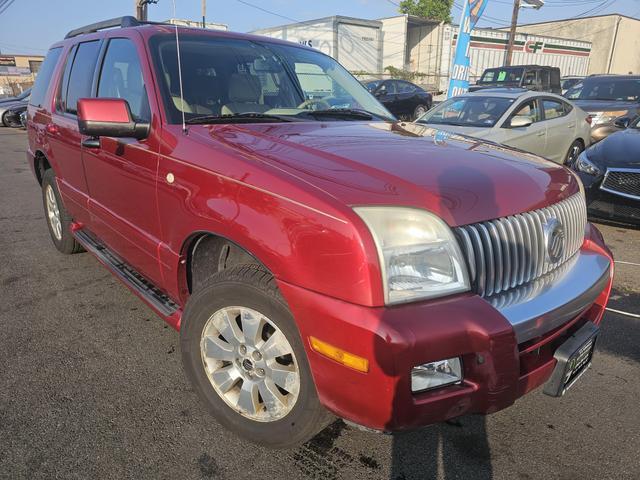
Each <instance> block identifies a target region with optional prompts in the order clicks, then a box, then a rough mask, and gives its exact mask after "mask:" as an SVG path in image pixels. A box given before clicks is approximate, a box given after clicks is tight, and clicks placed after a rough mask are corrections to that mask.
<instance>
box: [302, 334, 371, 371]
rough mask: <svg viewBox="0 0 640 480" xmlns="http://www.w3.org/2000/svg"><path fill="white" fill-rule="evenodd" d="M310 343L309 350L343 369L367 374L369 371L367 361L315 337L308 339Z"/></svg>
mask: <svg viewBox="0 0 640 480" xmlns="http://www.w3.org/2000/svg"><path fill="white" fill-rule="evenodd" d="M309 341H310V342H311V348H312V349H314V350H315V351H316V352H318V353H319V354H320V355H324V356H325V357H328V358H330V359H331V360H335V361H336V362H338V363H340V364H342V365H344V366H345V367H349V368H353V369H354V370H357V371H358V372H362V373H367V372H368V371H369V360H367V359H366V358H362V357H359V356H358V355H354V354H353V353H349V352H347V351H345V350H342V349H341V348H338V347H334V346H333V345H330V344H328V343H326V342H323V341H322V340H318V339H317V338H316V337H309Z"/></svg>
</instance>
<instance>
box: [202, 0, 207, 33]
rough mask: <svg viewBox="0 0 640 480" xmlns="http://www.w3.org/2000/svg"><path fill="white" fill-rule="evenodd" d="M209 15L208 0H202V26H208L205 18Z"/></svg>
mask: <svg viewBox="0 0 640 480" xmlns="http://www.w3.org/2000/svg"><path fill="white" fill-rule="evenodd" d="M206 16H207V0H202V28H207V22H206V20H205V18H206Z"/></svg>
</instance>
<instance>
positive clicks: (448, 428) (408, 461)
mask: <svg viewBox="0 0 640 480" xmlns="http://www.w3.org/2000/svg"><path fill="white" fill-rule="evenodd" d="M485 422H486V420H485V417H484V416H481V415H471V416H467V417H462V418H459V419H456V420H453V421H450V422H447V423H441V424H437V425H432V426H430V427H427V428H424V429H422V430H418V431H414V432H407V433H399V434H395V435H394V439H393V448H392V458H391V475H390V480H412V479H420V480H431V479H436V478H439V476H438V472H439V471H440V473H441V478H444V479H446V480H450V479H457V478H469V479H471V478H473V479H474V480H489V479H491V478H493V470H492V467H491V451H490V448H489V442H488V440H487V432H486V423H485Z"/></svg>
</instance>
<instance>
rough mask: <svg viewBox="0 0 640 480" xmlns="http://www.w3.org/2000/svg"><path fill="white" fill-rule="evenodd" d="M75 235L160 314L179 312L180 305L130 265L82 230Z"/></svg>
mask: <svg viewBox="0 0 640 480" xmlns="http://www.w3.org/2000/svg"><path fill="white" fill-rule="evenodd" d="M73 233H74V236H75V237H76V240H77V241H78V242H79V243H80V244H81V245H82V246H83V247H84V248H85V250H87V251H88V252H90V253H92V254H93V255H95V256H96V257H97V258H98V260H99V261H100V262H101V263H103V264H104V265H105V266H106V267H107V268H109V269H110V270H111V271H112V272H113V273H115V274H116V275H117V276H118V278H119V279H120V280H121V281H122V282H124V283H125V284H126V285H127V286H128V287H129V288H131V289H132V290H133V291H134V292H135V293H137V294H138V295H139V296H140V297H142V298H143V299H144V300H145V301H146V302H147V303H148V304H149V305H151V306H152V307H153V308H155V309H156V310H157V311H158V312H159V313H161V314H162V315H164V316H165V317H170V316H171V315H173V314H174V313H176V312H177V311H178V310H179V307H178V305H177V304H176V303H175V302H174V301H173V300H171V299H170V298H169V297H168V296H167V295H165V294H164V293H162V292H161V291H160V289H159V288H158V287H156V286H155V285H153V284H152V283H151V282H149V281H148V280H147V279H146V278H144V277H143V276H142V275H140V274H139V273H138V272H137V271H136V270H134V269H133V268H132V267H131V266H130V265H129V264H127V263H125V262H123V261H122V260H120V258H119V257H118V256H117V255H116V254H115V253H113V252H112V251H110V250H109V249H108V248H107V247H105V246H104V245H102V244H100V243H99V242H98V241H97V240H95V239H94V238H93V237H92V236H91V235H90V234H88V233H87V232H85V231H82V230H76V231H75V232H73Z"/></svg>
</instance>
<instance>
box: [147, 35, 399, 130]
mask: <svg viewBox="0 0 640 480" xmlns="http://www.w3.org/2000/svg"><path fill="white" fill-rule="evenodd" d="M151 51H152V55H153V59H154V63H155V68H156V72H157V77H158V79H159V83H160V89H161V92H162V97H163V102H164V105H165V110H166V112H167V117H168V119H169V121H170V122H171V123H180V122H181V117H182V114H184V116H185V118H186V120H187V121H188V120H190V119H193V118H196V117H201V116H203V115H214V116H220V115H236V114H244V113H261V114H271V115H278V116H298V117H300V118H303V117H304V115H305V113H308V112H309V111H318V110H324V111H326V110H332V109H333V110H337V109H339V110H345V109H352V110H362V111H366V112H369V113H371V114H372V116H374V117H377V118H383V119H392V118H393V116H392V115H391V114H390V113H389V112H388V111H387V110H386V109H385V108H384V107H383V106H382V105H381V104H380V103H379V102H378V101H377V100H376V99H375V98H374V97H373V96H372V95H371V94H370V93H369V92H368V91H367V89H366V88H365V87H364V86H363V85H362V84H361V83H360V82H358V81H357V80H356V79H355V78H354V77H353V76H352V75H351V74H350V73H349V72H347V71H346V70H345V69H344V68H343V67H342V66H341V65H340V64H338V63H337V62H336V61H335V60H334V59H332V58H331V57H328V56H327V55H324V54H322V53H320V52H317V51H314V50H308V49H305V48H301V47H297V46H289V45H279V44H273V43H270V42H259V41H248V40H240V39H231V38H219V37H217V38H216V37H209V36H205V35H188V34H185V35H182V36H181V37H180V56H181V69H182V86H183V88H182V92H183V93H182V98H181V95H180V79H179V76H178V62H177V51H176V42H175V36H172V35H156V36H155V37H153V38H152V39H151ZM327 119H328V120H330V119H331V118H328V117H327Z"/></svg>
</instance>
